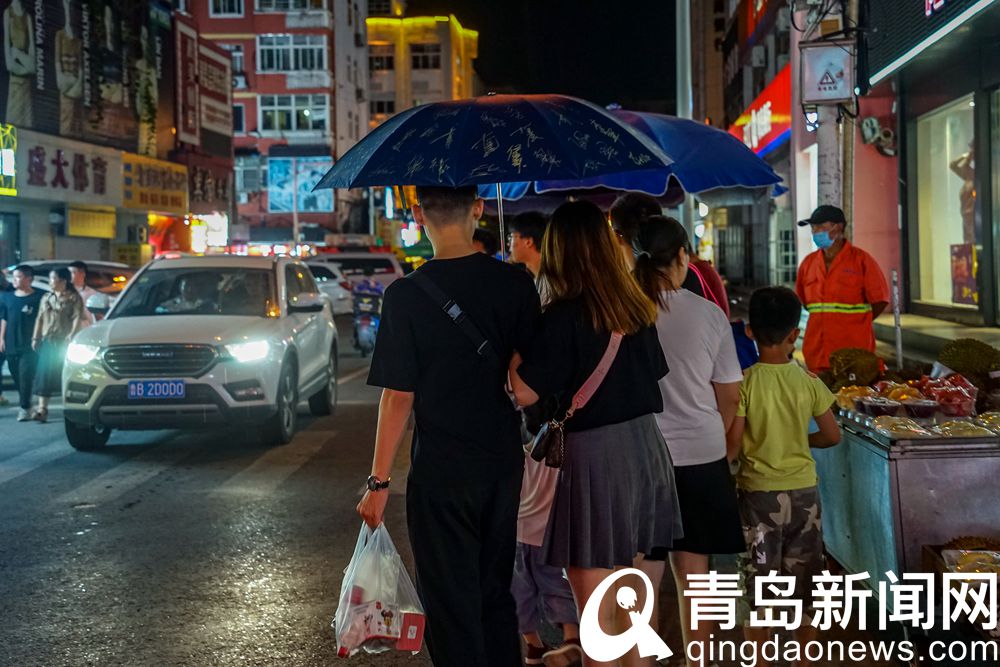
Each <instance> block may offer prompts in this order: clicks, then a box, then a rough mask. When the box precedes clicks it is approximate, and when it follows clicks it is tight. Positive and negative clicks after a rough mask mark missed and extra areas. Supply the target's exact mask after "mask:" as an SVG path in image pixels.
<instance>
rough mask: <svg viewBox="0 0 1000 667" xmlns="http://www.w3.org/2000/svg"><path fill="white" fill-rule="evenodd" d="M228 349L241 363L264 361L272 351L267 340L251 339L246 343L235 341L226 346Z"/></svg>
mask: <svg viewBox="0 0 1000 667" xmlns="http://www.w3.org/2000/svg"><path fill="white" fill-rule="evenodd" d="M226 351H227V352H229V354H230V355H232V357H233V359H235V360H236V361H239V362H240V363H244V364H245V363H250V362H252V361H262V360H264V359H266V358H267V355H268V354H270V352H271V346H270V345H269V344H268V342H267V341H266V340H251V341H248V342H246V343H233V344H231V345H227V346H226Z"/></svg>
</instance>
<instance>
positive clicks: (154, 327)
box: [63, 256, 337, 449]
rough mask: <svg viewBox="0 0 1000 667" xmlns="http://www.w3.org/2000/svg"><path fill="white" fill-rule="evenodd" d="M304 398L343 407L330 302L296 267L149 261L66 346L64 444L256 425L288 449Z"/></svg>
mask: <svg viewBox="0 0 1000 667" xmlns="http://www.w3.org/2000/svg"><path fill="white" fill-rule="evenodd" d="M300 397H308V398H309V408H310V410H311V411H312V412H313V414H317V415H328V414H331V413H332V412H333V410H334V409H335V408H336V405H337V329H336V326H335V325H334V322H333V314H332V312H331V308H330V302H329V299H328V298H327V297H326V296H324V295H322V294H321V293H320V292H319V289H318V288H317V286H316V282H315V281H314V280H313V277H312V274H310V273H309V269H308V268H306V266H305V265H304V264H302V263H301V262H299V261H297V260H294V259H290V258H284V257H280V258H261V257H228V256H215V257H183V258H174V259H158V260H154V261H153V262H150V263H149V264H147V265H146V266H145V267H144V268H143V269H142V270H141V271H139V273H137V274H136V276H135V277H134V278H133V279H132V280H131V281H130V282H129V285H128V287H126V288H125V291H124V292H123V293H122V295H121V298H120V299H119V300H118V302H117V303H116V304H115V305H114V307H113V308H112V309H111V311H110V312H109V313H108V316H107V318H106V319H105V320H103V321H101V322H99V323H97V324H96V325H94V326H92V327H88V328H86V329H84V330H83V331H81V332H80V333H79V334H77V336H76V337H75V338H74V339H73V341H72V342H71V343H70V345H69V348H68V350H67V354H66V365H65V367H64V369H63V399H64V404H65V415H66V437H67V438H68V439H69V442H70V444H71V445H73V447H76V448H77V449H95V448H99V447H103V446H104V445H105V444H107V441H108V437H109V435H110V433H111V430H112V429H116V428H118V429H131V430H147V429H161V428H204V427H207V426H215V425H225V424H239V425H246V424H259V425H260V429H259V430H260V432H261V434H262V437H263V439H264V441H265V442H267V443H269V444H282V443H286V442H289V441H290V440H291V439H292V436H293V435H294V433H295V427H296V421H297V419H296V409H297V406H298V403H299V399H300Z"/></svg>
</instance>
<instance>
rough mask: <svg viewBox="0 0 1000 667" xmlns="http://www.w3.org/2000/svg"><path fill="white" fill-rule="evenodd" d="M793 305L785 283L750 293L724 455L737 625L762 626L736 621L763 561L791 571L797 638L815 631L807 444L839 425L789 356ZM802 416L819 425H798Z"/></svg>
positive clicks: (795, 331)
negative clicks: (742, 370) (736, 400)
mask: <svg viewBox="0 0 1000 667" xmlns="http://www.w3.org/2000/svg"><path fill="white" fill-rule="evenodd" d="M801 314H802V303H801V302H800V301H799V299H798V297H797V296H796V295H795V292H793V291H792V290H790V289H787V288H785V287H765V288H763V289H759V290H757V291H755V292H754V293H753V296H751V297H750V317H749V320H750V321H749V326H748V327H747V333H748V335H750V337H751V338H753V339H754V340H756V341H757V347H758V349H759V351H760V361H758V363H756V364H755V365H754V366H752V367H751V368H750V369H749V370H747V372H746V375H745V377H744V379H743V385H742V386H741V388H740V404H739V408H738V409H737V412H736V415H737V416H736V420H735V421H734V423H733V426H732V429H731V430H730V431H729V433H728V434H727V440H728V450H729V457H730V459H734V458H736V457H737V456H738V458H739V462H740V468H739V472H738V473H737V475H736V485H737V488H738V491H739V506H740V516H741V518H742V520H743V532H744V536H745V538H746V543H747V553H746V554H745V555H744V556H742V557H741V562H740V572H741V574H742V586H741V587H742V589H743V591H744V592H745V593H744V594H745V600H746V602H747V605H746V606H745V608H744V612H745V614H744V615H745V616H746V618H745V619H744V631H745V633H746V636H747V638H748V639H750V640H753V641H755V642H757V643H758V644H760V643H761V642H763V641H766V640H767V639H768V635H769V633H770V632H771V630H770V629H768V628H751V627H749V625H748V624H747V623H746V621H748V620H749V614H748V613H746V612H747V609H746V607H749V609H753V602H754V592H755V584H754V580H755V579H756V578H757V577H759V576H764V575H767V574H769V573H770V572H772V571H776V572H777V573H778V574H780V575H784V576H792V577H795V580H796V583H795V598H796V599H799V600H802V601H803V603H804V604H803V607H804V609H805V613H804V615H803V621H802V627H801V628H800V629H799V630H797V631H796V632H795V638H796V640H798V641H799V642H800V643H801V644H802V645H804V644H805V643H806V642H808V641H811V640H812V639H814V638H815V636H816V630H815V628H813V627H812V626H811V625H810V622H811V620H812V616H811V614H810V613H809V612H808V610H809V608H810V606H811V605H810V604H809V601H810V600H811V592H812V578H813V576H815V575H817V574H820V573H821V572H822V570H823V569H824V567H825V561H824V557H823V533H822V528H821V523H820V503H819V490H818V488H817V486H816V482H817V476H816V461H815V460H814V459H813V457H812V453H811V452H810V451H809V449H810V447H817V448H822V447H832V446H833V445H836V444H837V443H838V442H840V428H839V427H838V425H837V421H836V419H835V418H834V416H833V412H832V410H831V406H832V405H833V404H834V401H835V398H834V396H833V394H832V393H831V392H830V390H829V389H827V387H826V385H824V384H823V382H822V381H821V380H820V379H819V378H817V377H816V376H815V375H813V374H811V373H809V372H808V371H806V370H804V369H803V368H802V367H800V366H799V365H798V364H796V363H795V362H793V361H792V360H791V356H792V352H793V351H794V350H795V341H796V340H797V339H798V337H799V333H800V332H799V328H798V324H799V317H800V315H801ZM811 418H815V420H816V425H817V426H818V427H819V430H818V432H816V433H812V434H807V433H808V430H809V420H810V419H811ZM807 664H808V662H806V661H804V660H803V661H800V662H799V663H798V665H799V667H804V666H805V665H807Z"/></svg>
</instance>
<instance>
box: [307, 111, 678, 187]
mask: <svg viewBox="0 0 1000 667" xmlns="http://www.w3.org/2000/svg"><path fill="white" fill-rule="evenodd" d="M670 162H671V160H670V158H668V157H667V156H666V155H664V153H663V151H661V150H660V148H659V147H658V146H657V145H656V144H655V143H654V142H653V141H651V140H650V139H649V138H648V137H647V136H645V135H644V134H642V133H641V132H640V131H638V130H636V129H633V128H631V127H628V126H626V125H624V124H623V123H621V122H620V121H619V120H618V119H617V118H615V117H614V116H612V115H611V114H610V113H609V112H608V111H606V110H605V109H602V108H601V107H599V106H597V105H595V104H591V103H590V102H586V101H584V100H579V99H576V98H573V97H566V96H562V95H488V96H486V97H478V98H474V99H470V100H457V101H448V102H437V103H433V104H425V105H422V106H419V107H415V108H413V109H408V110H407V111H404V112H402V113H400V114H397V115H395V116H393V117H392V118H390V119H389V120H387V121H385V122H384V123H383V124H382V125H380V126H379V127H377V128H376V129H375V130H374V131H373V132H372V133H371V134H369V135H368V136H366V137H365V138H364V139H362V140H361V141H360V142H358V143H357V144H356V145H355V146H354V147H353V148H351V150H349V151H347V153H346V154H344V156H343V157H342V158H340V160H339V161H338V162H337V163H336V164H335V165H334V166H333V168H332V169H330V171H329V172H327V173H326V175H325V176H323V178H322V179H321V180H320V181H319V183H318V184H317V185H316V188H317V189H320V188H355V187H368V186H376V185H396V184H405V185H440V186H449V187H458V186H465V185H478V184H481V183H503V182H510V181H537V180H542V179H546V180H549V179H572V180H574V181H575V180H580V179H586V178H591V177H595V176H602V175H606V174H611V173H614V172H619V171H629V172H637V171H643V170H647V169H659V170H663V169H665V168H666V167H667V166H668V165H669V164H670Z"/></svg>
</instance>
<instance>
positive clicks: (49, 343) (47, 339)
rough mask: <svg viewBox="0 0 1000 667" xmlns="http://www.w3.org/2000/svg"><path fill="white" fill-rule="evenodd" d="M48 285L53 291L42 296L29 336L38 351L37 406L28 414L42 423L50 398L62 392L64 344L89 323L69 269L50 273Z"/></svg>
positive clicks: (46, 414)
mask: <svg viewBox="0 0 1000 667" xmlns="http://www.w3.org/2000/svg"><path fill="white" fill-rule="evenodd" d="M49 287H51V288H52V291H51V292H49V293H48V294H46V295H45V296H44V297H42V301H41V305H40V307H39V309H38V319H37V320H35V329H34V335H33V336H32V337H31V347H32V349H33V350H34V351H35V352H37V353H38V372H37V373H36V375H35V395H36V396H38V407H37V408H36V409H35V411H34V412H33V413H32V415H31V416H32V418H33V419H35V420H36V421H39V422H42V423H45V421H46V420H47V419H48V417H49V399H50V398H52V397H53V396H58V395H60V394H61V393H62V371H63V364H64V363H65V361H66V347H67V346H68V345H69V341H70V339H72V338H73V336H74V335H76V333H77V332H78V331H79V330H80V329H82V328H83V327H85V326H87V324H88V323H89V320H88V319H87V310H86V308H84V306H83V299H81V298H80V294H79V293H78V292H77V291H76V288H75V287H74V286H73V279H72V277H71V276H70V272H69V269H55V270H54V271H52V272H51V273H49Z"/></svg>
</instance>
